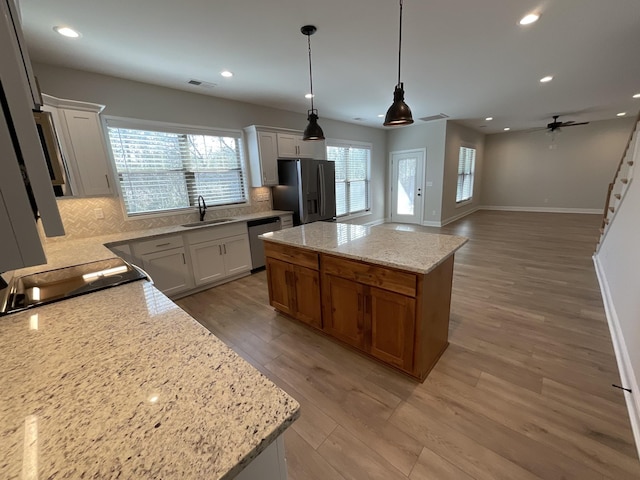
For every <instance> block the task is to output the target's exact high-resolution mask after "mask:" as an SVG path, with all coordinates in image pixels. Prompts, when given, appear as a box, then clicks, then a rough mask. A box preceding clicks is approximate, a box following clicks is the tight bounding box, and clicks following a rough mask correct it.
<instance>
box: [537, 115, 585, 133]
mask: <svg viewBox="0 0 640 480" xmlns="http://www.w3.org/2000/svg"><path fill="white" fill-rule="evenodd" d="M558 117H560V115H554V116H553V122H551V123H547V129H549V131H550V132H555V131H560V128H561V127H575V126H577V125H587V124H588V123H589V122H578V123H576V122H575V121H573V120H569V121H567V122H559V121H558Z"/></svg>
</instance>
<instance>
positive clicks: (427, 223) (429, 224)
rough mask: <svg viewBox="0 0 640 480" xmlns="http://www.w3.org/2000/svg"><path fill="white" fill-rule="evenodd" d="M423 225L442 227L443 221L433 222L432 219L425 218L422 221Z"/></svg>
mask: <svg viewBox="0 0 640 480" xmlns="http://www.w3.org/2000/svg"><path fill="white" fill-rule="evenodd" d="M422 225H423V226H424V227H441V226H442V223H440V222H431V221H428V220H425V221H423V222H422Z"/></svg>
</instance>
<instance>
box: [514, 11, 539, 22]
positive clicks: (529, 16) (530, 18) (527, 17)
mask: <svg viewBox="0 0 640 480" xmlns="http://www.w3.org/2000/svg"><path fill="white" fill-rule="evenodd" d="M539 18H540V15H538V14H537V13H529V14H527V15H525V16H524V17H522V18H521V19H520V22H518V23H520V25H531V24H532V23H535V22H537V21H538V19H539Z"/></svg>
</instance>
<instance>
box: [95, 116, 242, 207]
mask: <svg viewBox="0 0 640 480" xmlns="http://www.w3.org/2000/svg"><path fill="white" fill-rule="evenodd" d="M172 130H174V131H172ZM107 131H108V134H109V141H110V144H111V151H112V152H113V158H114V161H115V166H116V171H117V174H118V180H119V182H120V190H121V192H122V197H123V200H124V204H125V208H126V211H127V214H128V215H140V214H145V213H158V212H163V211H168V210H177V209H183V208H189V207H193V206H196V205H197V204H198V196H199V195H202V196H203V197H204V199H205V201H206V203H207V206H219V205H232V204H243V203H247V188H246V182H245V176H244V171H243V168H242V157H241V147H240V145H241V139H242V137H241V133H240V132H217V131H213V130H212V131H194V130H191V131H190V130H189V129H188V128H185V129H183V128H180V127H171V126H167V127H165V126H158V125H156V124H153V125H149V126H148V127H145V126H144V125H140V124H139V123H133V122H131V123H127V122H126V121H124V120H112V119H108V120H107Z"/></svg>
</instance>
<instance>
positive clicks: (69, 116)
mask: <svg viewBox="0 0 640 480" xmlns="http://www.w3.org/2000/svg"><path fill="white" fill-rule="evenodd" d="M62 112H63V115H64V118H65V122H66V124H67V130H68V134H69V141H70V143H71V145H70V147H71V150H72V152H73V153H72V154H73V159H74V160H75V164H76V167H77V169H78V172H79V174H80V181H81V183H82V189H83V193H84V194H85V195H111V194H112V193H113V189H112V188H111V182H110V179H109V178H110V175H109V170H108V168H109V167H108V165H109V163H108V162H109V160H108V155H107V152H106V148H105V145H104V142H103V139H102V127H101V125H100V120H99V119H98V115H97V114H96V113H92V112H84V111H80V110H62Z"/></svg>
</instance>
